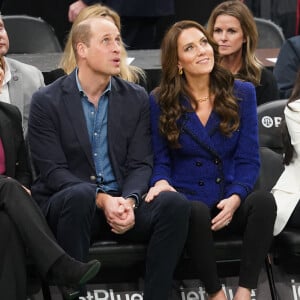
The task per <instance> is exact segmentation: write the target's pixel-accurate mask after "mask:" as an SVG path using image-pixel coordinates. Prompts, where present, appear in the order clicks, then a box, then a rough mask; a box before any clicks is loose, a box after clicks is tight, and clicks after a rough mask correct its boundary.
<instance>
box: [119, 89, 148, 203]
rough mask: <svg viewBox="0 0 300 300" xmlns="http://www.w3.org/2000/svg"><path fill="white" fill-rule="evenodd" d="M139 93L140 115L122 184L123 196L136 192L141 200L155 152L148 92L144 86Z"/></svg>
mask: <svg viewBox="0 0 300 300" xmlns="http://www.w3.org/2000/svg"><path fill="white" fill-rule="evenodd" d="M137 93H138V94H137V95H138V97H139V100H140V103H141V104H140V105H139V104H136V106H137V107H139V109H138V110H139V117H138V119H137V120H136V126H135V129H134V132H133V134H132V135H131V136H130V138H129V140H130V142H129V144H128V147H127V154H126V156H127V158H126V164H125V165H126V169H127V170H126V172H125V174H126V175H125V176H124V180H123V184H122V196H123V197H125V198H126V197H129V196H131V195H133V194H134V195H136V196H138V198H139V199H138V200H140V198H141V197H142V196H143V194H145V193H146V192H147V190H148V187H149V180H150V177H151V173H152V167H153V152H152V145H151V137H150V110H149V102H148V94H147V93H146V92H145V90H144V89H143V88H139V89H138V90H137ZM133 110H134V108H133ZM129 114H130V112H129ZM134 115H135V114H134ZM124 125H126V124H124Z"/></svg>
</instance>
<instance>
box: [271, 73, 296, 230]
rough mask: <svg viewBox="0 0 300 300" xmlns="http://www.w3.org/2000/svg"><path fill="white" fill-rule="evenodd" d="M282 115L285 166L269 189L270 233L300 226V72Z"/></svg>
mask: <svg viewBox="0 0 300 300" xmlns="http://www.w3.org/2000/svg"><path fill="white" fill-rule="evenodd" d="M284 114H285V120H286V128H287V130H286V134H285V135H284V139H285V141H284V146H285V155H284V164H285V169H284V171H283V173H282V174H281V176H280V178H279V179H278V181H277V183H276V184H275V186H274V187H273V189H272V192H273V194H274V197H275V200H276V204H277V218H276V221H275V226H274V235H277V234H279V233H280V232H281V231H282V230H283V229H284V227H285V226H289V227H297V228H300V202H299V199H300V181H299V174H300V72H298V75H297V80H296V83H295V86H294V89H293V92H292V94H291V97H290V98H289V101H288V103H287V106H286V108H285V110H284Z"/></svg>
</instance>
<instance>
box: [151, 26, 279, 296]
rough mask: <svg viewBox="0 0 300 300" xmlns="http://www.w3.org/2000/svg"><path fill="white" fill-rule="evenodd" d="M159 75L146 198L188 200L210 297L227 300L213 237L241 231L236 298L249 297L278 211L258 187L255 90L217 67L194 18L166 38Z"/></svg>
mask: <svg viewBox="0 0 300 300" xmlns="http://www.w3.org/2000/svg"><path fill="white" fill-rule="evenodd" d="M161 52H162V53H161V58H162V61H161V63H162V79H161V82H160V86H159V87H158V88H157V89H156V90H154V92H152V94H151V96H150V104H151V122H152V142H153V148H154V171H153V176H152V180H151V186H152V187H151V188H150V190H149V193H148V195H147V197H146V201H152V199H153V198H154V197H155V196H156V195H158V194H159V193H160V192H162V191H166V190H173V191H174V190H176V191H177V192H180V193H183V194H184V195H185V196H186V198H187V199H188V200H190V201H191V205H192V215H191V218H190V229H189V236H188V240H187V250H188V251H189V254H190V256H191V258H192V260H193V261H194V266H195V268H196V271H197V272H198V274H199V278H200V280H202V282H203V284H204V286H205V288H206V291H207V293H208V295H209V299H215V300H216V299H226V297H225V295H224V293H223V291H222V289H221V285H220V282H219V279H218V276H217V269H216V262H215V257H214V243H213V234H214V233H215V232H217V231H219V232H220V234H222V233H227V232H238V233H241V234H243V236H244V247H243V255H242V257H243V259H242V263H241V271H240V279H239V287H238V289H237V292H236V295H235V297H234V299H235V300H240V299H243V300H250V292H251V289H254V288H256V286H257V281H258V275H259V272H260V269H261V267H262V264H263V261H264V258H265V257H266V255H267V252H268V249H269V246H270V243H271V240H272V231H273V225H274V220H275V215H276V205H275V201H274V198H273V197H272V195H271V194H270V193H265V192H253V186H254V184H255V181H256V179H257V177H258V173H259V167H260V161H259V145H258V132H257V114H256V97H255V89H254V86H253V85H252V84H251V83H248V82H242V81H238V80H236V81H235V80H234V78H233V76H232V75H231V74H230V73H229V72H228V71H227V70H225V69H224V68H222V67H221V66H220V64H219V55H218V51H217V45H216V44H215V42H213V41H212V40H211V39H210V38H209V36H208V35H207V33H206V31H205V29H204V28H203V27H202V26H201V25H199V24H198V23H196V22H193V21H181V22H178V23H175V24H174V25H173V26H172V27H171V28H170V30H169V31H168V32H167V34H166V35H165V37H164V40H163V43H162V48H161Z"/></svg>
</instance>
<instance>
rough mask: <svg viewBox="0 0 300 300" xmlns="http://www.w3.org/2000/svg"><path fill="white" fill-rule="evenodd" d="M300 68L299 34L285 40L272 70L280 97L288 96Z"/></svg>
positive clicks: (285, 97)
mask: <svg viewBox="0 0 300 300" xmlns="http://www.w3.org/2000/svg"><path fill="white" fill-rule="evenodd" d="M299 68H300V35H297V36H294V37H292V38H289V39H287V40H285V42H284V43H283V45H282V46H281V48H280V52H279V54H278V57H277V61H276V64H275V67H274V70H273V73H274V76H275V78H276V81H277V84H278V88H279V91H280V97H281V98H282V99H287V98H289V97H290V95H291V92H292V90H293V87H294V85H295V81H296V77H297V72H298V70H299Z"/></svg>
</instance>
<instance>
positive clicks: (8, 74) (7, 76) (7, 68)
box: [3, 56, 11, 85]
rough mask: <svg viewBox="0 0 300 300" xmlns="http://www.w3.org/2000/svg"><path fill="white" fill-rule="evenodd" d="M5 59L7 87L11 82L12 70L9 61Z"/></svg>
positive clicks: (4, 81)
mask: <svg viewBox="0 0 300 300" xmlns="http://www.w3.org/2000/svg"><path fill="white" fill-rule="evenodd" d="M3 58H4V61H5V70H4V72H5V73H4V80H3V85H5V84H7V83H8V82H9V81H10V80H11V70H10V67H9V64H8V63H7V60H6V59H5V56H4V57H3Z"/></svg>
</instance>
